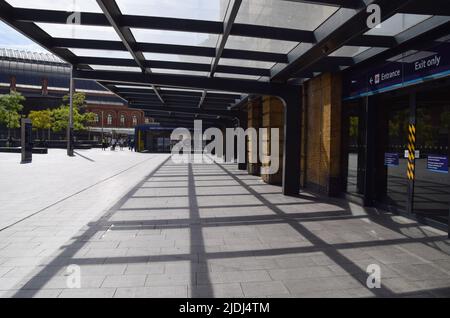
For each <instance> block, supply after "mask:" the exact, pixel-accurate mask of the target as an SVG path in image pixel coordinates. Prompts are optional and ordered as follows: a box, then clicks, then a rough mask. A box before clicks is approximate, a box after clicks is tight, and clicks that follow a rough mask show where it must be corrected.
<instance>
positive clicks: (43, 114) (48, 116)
mask: <svg viewBox="0 0 450 318" xmlns="http://www.w3.org/2000/svg"><path fill="white" fill-rule="evenodd" d="M28 117H29V118H30V119H31V122H32V123H33V128H35V129H42V139H44V130H50V128H51V127H52V111H51V110H50V109H46V110H39V111H35V110H32V111H30V114H29V115H28Z"/></svg>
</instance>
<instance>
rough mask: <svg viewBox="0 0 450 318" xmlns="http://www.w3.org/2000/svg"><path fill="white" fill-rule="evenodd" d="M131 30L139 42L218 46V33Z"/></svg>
mask: <svg viewBox="0 0 450 318" xmlns="http://www.w3.org/2000/svg"><path fill="white" fill-rule="evenodd" d="M131 31H132V32H133V35H134V37H135V39H136V41H137V42H142V43H162V44H179V45H193V46H205V47H216V44H217V39H218V38H219V36H218V35H217V34H208V33H195V32H178V31H165V30H149V29H135V28H132V29H131Z"/></svg>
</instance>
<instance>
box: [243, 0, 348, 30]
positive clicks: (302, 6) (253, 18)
mask: <svg viewBox="0 0 450 318" xmlns="http://www.w3.org/2000/svg"><path fill="white" fill-rule="evenodd" d="M338 9H339V7H336V6H326V5H321V4H310V3H302V2H300V1H299V2H295V1H279V0H244V1H242V4H241V8H240V10H239V13H238V15H237V17H236V22H237V23H247V24H258V25H266V26H274V27H281V28H290V29H300V30H308V31H313V30H315V29H316V28H317V27H318V26H319V25H321V24H322V23H323V22H324V21H325V20H326V19H328V18H329V17H330V16H331V15H332V14H334V13H335V12H336V11H337V10H338Z"/></svg>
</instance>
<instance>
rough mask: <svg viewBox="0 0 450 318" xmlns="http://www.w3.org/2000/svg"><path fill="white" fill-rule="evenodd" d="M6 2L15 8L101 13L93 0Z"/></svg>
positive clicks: (23, 0) (14, 0) (25, 0)
mask: <svg viewBox="0 0 450 318" xmlns="http://www.w3.org/2000/svg"><path fill="white" fill-rule="evenodd" d="M6 2H8V3H9V4H10V5H11V6H13V7H17V8H29V9H43V10H56V11H68V12H95V13H101V12H102V10H101V9H100V7H99V6H98V4H97V2H96V1H95V0H58V1H54V0H39V1H36V0H6Z"/></svg>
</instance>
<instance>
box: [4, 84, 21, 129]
mask: <svg viewBox="0 0 450 318" xmlns="http://www.w3.org/2000/svg"><path fill="white" fill-rule="evenodd" d="M24 101H25V97H23V96H22V95H21V94H20V93H16V92H12V93H10V94H6V95H0V124H4V125H5V126H6V127H7V128H19V127H20V118H21V116H20V112H21V111H22V109H23V105H22V103H23V102H24Z"/></svg>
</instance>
